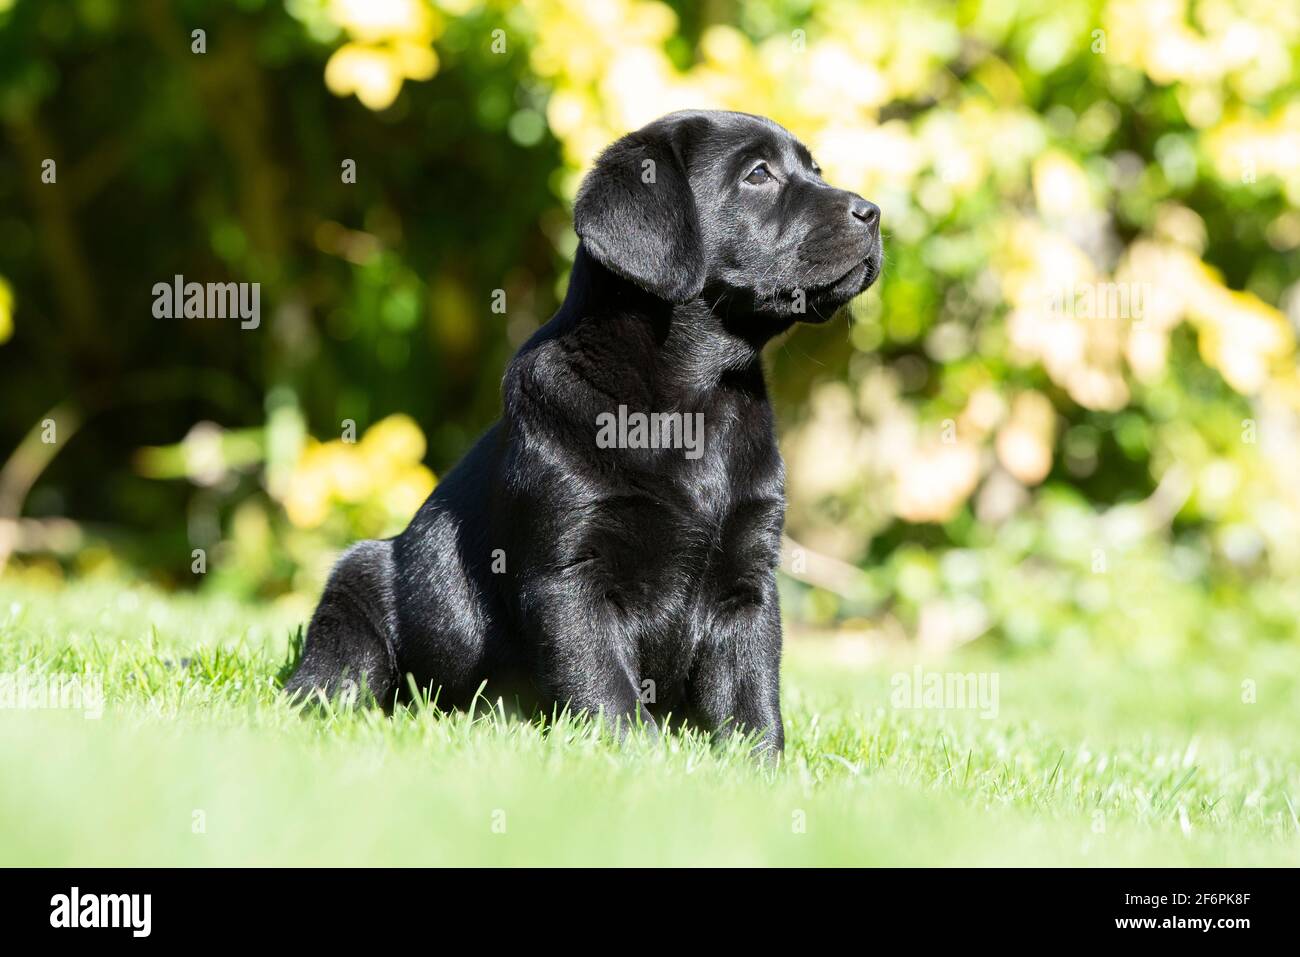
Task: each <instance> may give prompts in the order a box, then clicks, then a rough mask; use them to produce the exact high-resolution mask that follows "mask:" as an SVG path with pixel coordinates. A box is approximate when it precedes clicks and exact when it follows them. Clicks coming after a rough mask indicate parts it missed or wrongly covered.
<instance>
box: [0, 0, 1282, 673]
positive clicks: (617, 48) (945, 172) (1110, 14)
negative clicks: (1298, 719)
mask: <svg viewBox="0 0 1300 957" xmlns="http://www.w3.org/2000/svg"><path fill="white" fill-rule="evenodd" d="M198 29H202V30H204V31H205V35H206V43H207V50H206V52H205V53H202V54H196V53H193V52H191V42H192V31H194V30H198ZM1298 56H1300V7H1297V6H1296V4H1295V3H1294V2H1293V0H1252V2H1245V0H1240V2H1238V0H1210V2H1199V3H1188V2H1180V0H1159V2H1150V0H1070V2H1064V3H1062V2H1059V0H1058V2H1048V0H1002V2H995V0H982V2H977V0H964V2H958V3H950V2H939V0H933V2H928V0H922V2H916V3H909V4H904V5H898V4H888V3H884V2H849V0H753V2H748V3H734V2H716V3H709V4H703V5H695V4H686V3H680V4H676V3H670V4H665V3H659V2H645V0H607V2H579V0H523V2H521V3H503V2H475V0H440V2H435V3H430V2H427V0H285V2H284V3H283V4H280V3H276V2H272V0H240V2H237V3H228V4H216V3H201V2H198V0H181V2H176V3H166V2H163V0H142V2H135V3H124V2H123V3H119V2H113V0H80V2H66V3H65V2H36V0H0V121H2V123H3V126H2V127H0V134H2V135H3V141H2V142H3V149H0V276H2V277H3V279H0V342H4V340H5V339H6V337H9V336H11V337H12V338H11V340H10V341H9V342H7V343H5V344H4V345H2V346H0V375H3V377H4V382H5V394H6V400H7V401H6V403H5V405H4V407H3V409H0V423H3V429H4V434H5V436H6V437H7V438H9V439H10V440H11V441H7V442H5V443H4V445H5V446H9V447H19V443H20V440H21V438H22V436H24V435H29V436H30V434H31V430H32V429H33V428H34V423H35V424H39V423H40V422H42V421H43V420H44V419H46V418H48V417H50V416H51V415H54V416H55V418H58V416H60V415H64V416H70V417H71V418H72V420H73V421H75V422H78V423H80V428H79V429H77V430H76V431H75V434H73V435H72V436H71V437H69V438H67V439H66V441H67V445H68V448H67V449H66V451H63V450H62V449H60V451H59V454H58V455H57V456H55V457H54V458H53V459H52V461H50V462H49V463H48V465H43V466H42V468H41V470H40V472H39V477H37V478H36V479H34V485H33V487H32V488H31V489H30V492H29V493H28V492H26V490H25V489H24V490H23V494H22V495H21V496H19V497H18V499H19V501H18V507H20V508H21V513H22V515H23V516H25V517H26V518H27V519H30V520H39V519H42V518H46V517H55V516H69V517H71V518H73V519H75V520H76V521H77V523H78V533H77V536H74V537H73V538H72V539H71V541H72V543H73V544H72V546H70V547H65V549H64V552H65V553H64V554H62V555H61V554H59V551H58V549H57V548H55V547H54V546H53V545H51V544H50V542H49V541H47V540H45V539H42V538H41V537H40V535H39V534H38V532H39V531H40V529H39V527H34V528H28V527H27V526H28V525H30V522H29V523H27V524H24V523H18V525H14V526H13V527H14V528H18V527H19V526H22V527H23V528H26V529H27V531H24V532H23V533H22V534H18V533H17V532H14V533H12V535H13V537H14V539H15V541H16V542H17V546H16V547H17V549H18V554H17V555H16V557H15V558H14V559H13V564H14V566H15V567H20V568H25V569H29V570H32V569H35V570H39V569H45V570H46V571H47V572H48V573H51V574H56V573H62V572H64V571H67V570H69V569H72V570H76V571H80V572H86V571H89V570H91V568H92V567H94V568H99V567H106V568H111V569H112V570H113V571H114V572H115V573H118V574H120V573H121V572H123V571H124V570H138V571H140V572H142V573H145V574H148V575H150V576H152V577H155V578H158V579H161V580H163V581H164V582H170V583H173V584H176V583H184V582H186V580H187V579H189V578H190V567H191V553H192V549H193V548H196V547H203V548H208V549H212V550H213V555H212V556H211V559H210V564H209V569H210V571H209V574H208V576H207V579H206V581H207V585H208V587H213V588H223V589H228V590H232V591H235V592H237V593H240V594H250V595H251V594H256V595H261V596H276V595H299V596H301V595H309V594H310V593H311V591H312V589H313V588H314V587H316V585H318V583H319V581H320V580H321V577H322V576H323V574H324V572H325V570H326V569H327V568H328V564H329V559H330V558H331V557H332V550H333V549H337V548H338V547H340V546H341V545H343V544H344V543H346V542H347V541H349V540H351V539H352V538H355V537H358V536H363V535H366V536H372V535H379V534H386V533H390V532H392V531H393V530H395V529H396V528H400V527H401V524H402V522H403V521H404V520H405V518H407V517H408V516H409V514H410V513H411V512H412V511H413V510H414V508H415V507H416V506H417V505H418V502H419V501H420V499H421V498H422V497H423V495H424V494H425V493H426V492H427V490H428V488H430V487H431V486H432V483H433V481H434V479H433V474H432V473H430V472H429V471H428V469H427V468H425V466H424V465H423V464H421V463H427V464H428V465H429V466H431V467H432V469H433V472H434V473H437V472H441V471H443V470H445V469H446V468H448V467H449V466H450V465H451V464H452V463H454V461H455V460H456V458H457V457H458V456H459V455H460V454H461V453H463V451H464V450H465V449H466V448H467V446H468V444H469V443H470V441H471V440H472V438H473V436H474V435H475V434H476V433H477V432H478V431H479V430H481V429H482V428H483V427H484V426H486V425H487V424H488V423H489V422H490V421H491V420H492V419H493V418H494V417H495V416H496V414H497V412H498V405H499V396H498V385H499V376H500V372H501V370H502V368H503V366H504V363H505V361H506V360H507V359H508V357H509V355H510V353H511V352H512V351H513V349H514V348H516V347H517V345H518V344H519V343H520V342H522V341H523V339H525V338H526V337H527V335H528V334H529V333H530V332H531V331H532V330H533V329H534V328H536V326H537V325H538V324H539V323H540V322H543V321H545V319H546V318H547V317H548V316H549V315H550V313H551V311H552V310H553V309H554V307H555V305H556V302H557V298H558V297H559V296H560V295H561V294H562V291H563V287H564V283H565V279H566V275H565V270H566V266H567V263H568V261H569V260H570V259H571V257H572V254H573V250H574V248H575V244H576V238H575V237H574V235H573V233H572V229H571V226H570V221H569V209H568V204H569V203H570V202H571V199H572V196H573V194H574V192H575V191H576V187H577V183H578V181H579V178H580V176H581V174H582V172H583V171H584V169H586V168H587V166H588V165H589V164H590V162H591V160H592V158H593V157H594V155H595V154H596V152H597V151H598V150H599V149H600V148H602V147H603V146H604V145H605V144H606V143H608V142H609V141H611V140H612V139H614V138H616V137H617V136H619V135H621V134H622V133H624V132H626V131H627V130H629V129H633V128H635V127H637V126H639V125H641V124H642V123H644V122H647V121H649V120H651V119H653V118H654V117H656V116H659V115H661V114H663V113H665V112H668V111H670V110H673V109H678V108H684V107H716V108H728V109H739V110H745V111H748V112H755V113H762V114H766V115H769V116H771V117H772V118H774V119H775V120H777V121H778V122H780V123H782V124H784V125H785V126H787V127H788V128H789V129H791V130H792V131H793V132H794V133H796V135H799V136H800V137H801V138H803V139H804V140H805V141H806V142H807V143H808V144H809V145H810V147H811V148H812V149H813V152H814V153H815V155H816V156H817V158H818V161H819V162H820V164H821V165H822V167H823V168H824V169H825V171H826V177H827V179H828V180H830V181H831V182H833V183H836V184H837V185H842V186H845V187H848V188H852V189H854V190H856V191H858V192H861V193H862V194H863V195H866V196H868V197H870V198H872V199H874V200H876V201H877V202H878V203H879V204H880V205H881V206H882V208H883V210H884V224H885V230H886V251H887V256H888V262H887V266H886V270H885V275H884V278H883V279H882V281H881V282H880V283H879V284H878V285H877V287H876V288H875V289H874V290H873V291H872V292H871V293H869V294H868V295H866V296H864V297H862V298H861V299H860V300H859V301H858V302H856V303H855V304H854V306H853V309H852V312H853V315H852V321H851V323H849V324H848V325H847V327H846V326H844V325H838V326H832V327H828V328H812V329H800V330H797V331H796V332H794V333H793V334H792V335H791V336H790V337H789V338H788V339H787V340H785V342H783V343H781V344H778V345H776V346H774V347H773V348H772V349H771V350H770V351H771V355H770V365H771V370H772V379H773V392H774V396H775V399H776V402H777V405H778V417H779V420H780V422H781V424H782V428H783V430H784V431H783V436H782V441H783V448H784V450H785V452H786V456H787V461H788V464H789V493H790V514H789V522H788V528H789V531H790V534H791V536H792V537H793V539H794V540H795V541H796V542H798V543H799V545H800V546H802V547H803V548H806V549H808V550H810V552H811V553H813V554H815V555H816V556H820V557H822V558H829V559H833V560H835V561H836V562H838V563H841V564H839V565H837V567H839V568H841V569H843V568H846V567H848V566H855V567H856V569H858V571H854V569H853V568H849V569H848V570H849V571H850V572H852V574H848V575H844V574H839V575H837V576H836V577H835V580H834V582H828V581H826V580H824V579H819V578H818V576H816V575H802V574H800V569H801V568H802V567H803V562H802V556H801V554H800V553H799V552H798V551H797V550H796V551H794V552H792V555H791V563H790V567H789V568H788V569H787V570H788V571H789V572H790V577H789V578H788V579H787V580H786V581H785V585H786V598H787V603H786V608H787V611H788V612H789V614H790V616H791V617H792V618H794V619H796V620H800V621H803V622H806V623H810V624H813V625H839V626H840V627H846V626H847V627H860V628H862V629H864V630H869V631H872V632H874V633H877V634H879V635H883V636H885V637H889V638H893V637H897V638H898V639H900V640H903V639H915V640H918V641H920V642H921V643H922V644H924V645H925V646H927V647H934V648H944V647H948V646H951V645H954V644H958V643H961V642H964V641H968V640H971V639H973V638H975V637H978V636H980V635H985V634H993V635H996V636H998V637H999V638H1000V639H1001V640H1002V641H1004V642H1006V643H1007V644H1008V645H1009V646H1011V647H1032V646H1035V645H1039V644H1045V643H1049V642H1055V641H1062V640H1068V639H1070V638H1071V637H1077V638H1080V639H1086V640H1093V641H1098V642H1114V643H1118V644H1127V643H1130V642H1133V641H1135V640H1136V639H1137V638H1138V637H1139V636H1140V637H1141V639H1142V643H1143V647H1144V648H1146V649H1148V650H1151V652H1152V653H1154V654H1164V653H1168V654H1177V653H1179V652H1180V651H1182V650H1183V649H1185V648H1186V647H1188V646H1189V645H1190V644H1195V643H1204V642H1208V643H1214V644H1220V645H1226V646H1228V647H1231V646H1233V645H1235V644H1237V643H1239V642H1241V641H1244V640H1246V639H1247V638H1249V637H1257V636H1269V637H1278V638H1282V637H1294V626H1293V624H1292V623H1293V622H1294V621H1296V620H1297V618H1300V587H1297V585H1300V485H1297V483H1296V482H1295V480H1294V476H1295V475H1296V474H1297V471H1298V470H1300V378H1298V377H1297V369H1296V361H1295V360H1296V343H1295V328H1296V326H1297V324H1298V323H1300V283H1298V282H1297V279H1298V277H1300V210H1298V208H1297V207H1300V96H1298V94H1300V71H1298V70H1297V57H1298ZM47 158H53V159H55V160H56V162H57V167H58V179H57V184H44V183H42V181H41V176H40V173H41V169H42V161H43V160H44V159H47ZM348 160H351V161H354V162H355V169H356V177H355V183H348V182H345V181H344V179H345V177H344V176H343V175H341V172H342V170H343V169H344V167H345V166H346V161H348ZM175 274H183V275H185V276H186V277H187V278H189V279H199V280H202V281H226V280H238V281H258V282H261V283H262V287H263V295H262V302H263V303H264V305H265V306H266V309H267V316H266V318H265V319H264V321H263V324H262V326H261V328H259V329H258V330H254V331H244V330H240V329H239V328H238V326H237V324H235V323H230V322H224V323H223V322H222V321H221V320H186V321H168V320H155V319H152V318H151V315H150V311H149V295H150V293H149V291H150V289H151V288H152V285H153V283H155V282H158V281H167V280H170V278H171V277H172V276H173V275H175ZM496 290H503V291H504V293H505V296H506V301H507V304H508V307H507V309H506V313H505V314H504V315H498V314H496V313H494V312H493V311H492V309H491V304H492V300H493V295H494V292H495V291H496ZM52 410H53V411H52ZM399 413H400V414H401V417H394V416H396V415H398V414H399ZM349 423H350V424H351V430H352V431H351V434H350V433H349ZM415 423H419V425H418V426H417V425H416V424H415ZM73 428H76V427H75V426H74V427H73ZM421 429H423V432H422V431H421ZM357 433H359V437H358V436H357ZM311 436H320V437H322V439H323V440H324V441H317V440H315V439H312V438H311ZM426 437H427V450H426V448H425V445H426ZM15 460H18V461H19V462H20V464H21V460H20V459H18V457H17V456H15V459H11V465H12V464H13V462H14V461H15ZM6 469H7V470H8V471H9V472H10V479H11V481H10V486H11V489H12V487H13V486H15V485H16V484H17V483H15V482H13V481H12V476H13V473H21V472H22V471H23V470H22V469H21V468H18V467H14V468H10V467H9V466H6ZM29 471H30V470H29ZM4 481H5V480H4V479H3V478H0V509H3V508H4V507H5V501H6V499H5V498H4V495H3V493H4ZM14 498H15V497H14V496H13V495H10V496H9V499H10V500H13V499H14ZM13 517H14V516H11V515H4V514H0V521H4V520H6V519H10V518H13ZM10 524H11V525H13V523H12V522H11V523H10ZM33 537H34V538H35V540H34V541H28V540H27V539H28V538H33ZM87 556H91V557H93V561H92V560H91V559H89V558H88V557H87Z"/></svg>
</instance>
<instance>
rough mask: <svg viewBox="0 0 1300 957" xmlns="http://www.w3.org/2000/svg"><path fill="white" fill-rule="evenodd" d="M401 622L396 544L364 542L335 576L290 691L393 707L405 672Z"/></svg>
mask: <svg viewBox="0 0 1300 957" xmlns="http://www.w3.org/2000/svg"><path fill="white" fill-rule="evenodd" d="M396 621H397V616H396V610H395V606H394V602H393V552H392V542H391V541H365V542H358V543H357V544H355V545H353V546H352V547H351V548H349V549H348V550H347V551H346V552H344V553H343V556H342V557H341V558H340V559H339V560H338V563H337V564H336V565H335V566H334V570H333V571H332V572H330V577H329V582H328V583H327V584H326V586H325V593H324V594H323V595H321V600H320V604H319V605H317V606H316V613H315V614H314V615H312V619H311V624H310V625H309V626H308V628H307V640H306V642H305V644H304V646H303V651H302V659H301V660H300V661H299V662H298V668H297V670H296V671H295V672H294V674H293V677H292V678H290V679H289V680H288V681H287V682H285V685H284V690H285V693H286V694H289V695H291V696H293V697H295V698H296V699H299V700H301V699H306V698H313V697H316V698H320V697H323V698H325V699H328V700H331V701H341V702H343V703H348V704H350V703H352V702H354V701H356V700H358V699H359V698H361V697H373V698H374V699H375V700H377V701H378V702H379V703H380V704H381V705H382V706H383V707H384V708H385V709H391V708H392V706H393V702H394V699H395V697H396V694H397V690H398V674H399V672H398V666H397V654H396V650H395V649H396V646H395V637H396V636H395V628H396Z"/></svg>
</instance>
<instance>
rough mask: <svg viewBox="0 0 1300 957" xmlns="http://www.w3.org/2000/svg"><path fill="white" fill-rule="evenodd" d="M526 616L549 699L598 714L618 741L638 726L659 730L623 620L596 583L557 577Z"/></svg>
mask: <svg viewBox="0 0 1300 957" xmlns="http://www.w3.org/2000/svg"><path fill="white" fill-rule="evenodd" d="M535 594H536V593H535ZM529 617H530V619H531V621H532V627H531V628H530V630H531V631H533V632H534V634H533V639H534V642H535V645H534V646H535V647H536V648H537V650H538V658H539V660H538V665H539V668H538V672H539V678H540V680H541V684H542V690H543V692H544V693H545V695H546V696H547V698H549V699H550V701H551V703H553V704H555V705H558V706H559V707H561V708H563V707H565V706H567V707H568V708H569V709H570V711H572V712H575V713H577V712H582V711H585V712H587V713H588V714H589V715H591V716H592V717H595V718H598V719H599V720H601V721H602V722H604V723H605V724H606V726H608V727H610V728H612V729H613V731H614V733H615V734H616V736H617V737H618V739H619V741H623V740H625V739H626V738H627V736H628V734H629V733H630V732H632V731H634V730H636V729H637V728H645V729H648V730H650V731H651V732H656V733H657V731H658V727H657V725H656V724H655V720H654V718H653V717H651V715H650V712H649V711H648V710H647V709H646V707H645V704H644V702H643V701H642V699H641V696H640V691H639V687H638V684H637V680H636V676H635V673H634V670H633V659H634V658H635V648H634V647H632V644H631V642H630V640H629V639H628V637H627V629H626V626H625V625H624V624H622V623H621V622H620V621H619V614H618V610H617V608H615V607H613V605H612V603H611V602H610V601H609V600H608V599H607V598H606V597H605V596H604V595H603V594H599V590H598V589H596V590H593V589H590V588H588V587H586V584H585V583H584V582H582V581H579V580H575V579H573V578H568V579H560V580H557V581H555V582H553V583H550V584H549V585H547V586H546V587H545V589H544V593H543V597H542V600H541V601H540V602H538V604H537V605H536V606H535V609H534V613H533V614H532V615H530V616H529Z"/></svg>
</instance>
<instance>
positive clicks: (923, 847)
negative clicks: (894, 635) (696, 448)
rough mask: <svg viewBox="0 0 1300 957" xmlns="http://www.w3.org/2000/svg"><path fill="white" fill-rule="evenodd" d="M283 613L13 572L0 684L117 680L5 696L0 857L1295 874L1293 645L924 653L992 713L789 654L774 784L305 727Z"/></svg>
mask: <svg viewBox="0 0 1300 957" xmlns="http://www.w3.org/2000/svg"><path fill="white" fill-rule="evenodd" d="M297 624H298V618H297V616H294V615H290V614H288V613H287V612H285V611H277V610H274V609H268V608H257V607H248V606H243V605H239V604H237V603H234V602H230V601H226V600H222V599H216V598H196V597H168V596H164V595H161V594H159V593H157V592H154V591H150V590H147V589H137V588H125V587H121V586H110V585H107V584H90V583H87V584H80V585H73V586H70V587H67V588H64V589H62V590H59V591H52V590H51V591H46V590H42V589H38V588H35V587H33V586H31V585H26V584H20V583H18V582H16V581H13V580H9V581H5V582H0V672H5V673H11V674H12V673H16V672H22V673H25V674H28V675H30V674H32V673H36V672H85V673H88V674H91V675H98V676H100V677H101V678H102V681H103V688H104V692H105V695H106V701H105V705H104V709H103V716H102V717H101V718H99V719H98V720H94V719H89V718H87V717H85V716H84V715H83V714H82V713H80V712H77V711H71V710H34V709H27V710H16V709H13V708H8V709H5V710H0V769H3V772H2V773H0V864H5V865H13V864H46V865H109V864H126V865H144V864H218V865H229V864H252V865H279V864H403V865H420V864H561V865H569V864H588V863H604V864H619V865H643V864H742V865H743V864H888V865H911V864H1069V865H1078V864H1082V865H1101V864H1119V865H1125V864H1161V865H1184V864H1187V865H1192V864H1195V865H1220V864H1245V865H1254V864H1284V865H1285V864H1295V863H1297V862H1300V828H1298V827H1297V823H1296V817H1295V808H1296V806H1297V803H1300V737H1298V736H1297V733H1296V729H1297V728H1300V696H1298V695H1297V694H1296V689H1295V676H1296V675H1297V674H1300V648H1298V647H1296V646H1288V647H1279V646H1263V647H1257V648H1254V649H1250V650H1246V649H1243V650H1242V651H1241V653H1240V654H1239V655H1238V656H1237V657H1235V658H1232V659H1225V658H1224V657H1223V656H1222V655H1220V656H1219V657H1218V658H1217V659H1216V660H1214V661H1195V662H1179V661H1166V662H1163V663H1153V662H1150V661H1145V659H1143V658H1142V656H1141V655H1139V654H1136V653H1135V654H1134V655H1132V656H1131V660H1120V659H1116V658H1102V657H1099V656H1097V655H1094V654H1089V653H1082V652H1079V651H1077V650H1075V651H1066V650H1060V651H1058V652H1054V653H1052V654H1051V655H1040V656H1038V657H1033V658H1024V659H1013V660H999V659H996V658H992V657H983V656H981V655H980V654H978V653H971V654H967V655H964V656H962V657H959V658H956V659H949V660H947V661H944V662H942V663H938V664H932V665H927V667H932V668H942V669H947V670H959V671H978V670H991V671H996V673H997V675H998V680H999V690H1000V701H999V709H998V716H997V717H996V718H995V719H991V720H987V719H982V718H980V717H979V716H978V715H977V714H975V713H972V712H964V711H962V712H959V711H951V710H950V711H942V710H918V711H905V710H899V709H895V708H893V707H891V703H890V678H891V675H893V674H894V673H896V672H898V671H900V670H908V669H910V668H911V662H910V661H907V660H886V661H881V662H878V663H876V664H870V665H855V664H851V663H850V662H848V661H847V660H845V659H843V657H842V656H837V655H836V654H835V653H834V652H833V651H832V648H833V647H834V646H832V645H828V644H826V643H824V642H823V643H818V642H815V641H813V640H811V639H804V640H803V641H791V642H789V644H788V652H787V662H786V671H785V675H784V689H785V697H784V711H785V716H786V727H787V739H788V746H787V753H786V760H785V762H784V764H783V765H782V767H780V768H779V769H777V770H775V771H772V770H766V771H765V770H763V769H760V768H756V767H754V766H753V765H752V763H751V762H750V761H749V759H748V758H747V756H746V755H745V754H744V753H743V752H742V751H741V750H740V749H732V750H730V751H726V750H718V749H715V748H710V747H709V746H708V745H707V744H705V743H704V742H703V741H701V740H699V739H697V738H694V737H683V736H670V737H668V738H667V739H665V740H662V741H634V742H632V743H630V744H629V745H627V746H625V747H622V748H620V747H618V746H616V745H613V744H611V743H609V742H607V741H606V740H605V739H604V738H602V737H601V736H600V735H599V734H598V733H596V732H595V731H593V729H592V728H591V727H590V726H589V725H587V724H585V723H583V722H580V721H573V720H567V721H561V722H560V723H559V724H558V725H557V726H555V727H553V728H551V729H550V730H549V731H542V730H541V729H539V728H538V727H536V726H534V725H530V724H526V723H522V722H520V721H517V720H512V719H506V718H502V717H500V716H498V715H497V714H496V713H495V712H493V711H492V710H491V709H490V708H489V707H487V706H485V707H484V708H483V709H481V710H480V711H479V712H478V713H477V714H473V715H467V714H458V715H453V716H441V715H437V714H435V713H433V712H432V711H430V710H427V709H426V710H423V711H418V712H403V713H400V714H399V715H398V716H396V717H394V718H391V719H390V718H385V717H383V716H382V715H381V714H379V713H377V712H374V711H359V712H344V713H336V714H333V715H330V716H324V717H303V716H300V715H299V714H297V713H296V712H294V711H293V710H291V709H290V708H289V707H287V706H286V705H285V704H284V703H283V702H282V700H281V699H280V698H279V697H278V696H277V694H276V691H275V676H276V674H277V673H278V672H279V670H280V668H281V667H282V665H283V663H284V660H285V656H286V649H287V647H288V644H289V637H290V635H291V634H292V632H293V629H294V628H295V627H296V626H297ZM1133 641H1134V642H1135V643H1137V642H1139V641H1140V638H1139V637H1138V636H1134V638H1133ZM182 659H188V663H187V664H184V665H182V664H181V661H182ZM1144 661H1145V663H1140V662H1144ZM1247 679H1249V680H1251V681H1254V682H1255V687H1256V695H1257V700H1256V702H1255V703H1251V704H1247V703H1244V702H1243V701H1242V692H1241V686H1242V681H1243V680H1247ZM196 822H201V823H202V828H201V829H199V828H197V827H196ZM196 830H197V831H198V832H197V833H196Z"/></svg>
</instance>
